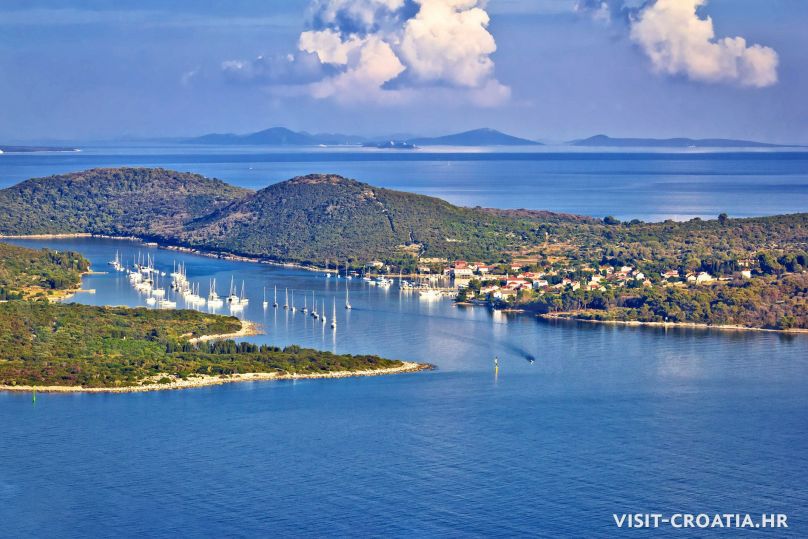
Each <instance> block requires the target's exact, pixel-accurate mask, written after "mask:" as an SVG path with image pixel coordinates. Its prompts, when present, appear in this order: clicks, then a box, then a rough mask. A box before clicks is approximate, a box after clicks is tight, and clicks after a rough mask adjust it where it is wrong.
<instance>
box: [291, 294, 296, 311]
mask: <svg viewBox="0 0 808 539" xmlns="http://www.w3.org/2000/svg"><path fill="white" fill-rule="evenodd" d="M292 312H293V313H294V312H297V307H295V291H294V290H292Z"/></svg>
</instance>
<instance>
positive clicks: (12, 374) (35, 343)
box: [0, 301, 401, 387]
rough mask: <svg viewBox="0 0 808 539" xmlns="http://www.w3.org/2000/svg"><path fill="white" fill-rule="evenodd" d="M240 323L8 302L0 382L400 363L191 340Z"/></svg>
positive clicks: (110, 380) (114, 380)
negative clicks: (193, 341) (196, 342)
mask: <svg viewBox="0 0 808 539" xmlns="http://www.w3.org/2000/svg"><path fill="white" fill-rule="evenodd" d="M240 328H241V322H240V321H239V320H238V319H237V318H234V317H229V316H220V315H211V314H205V313H201V312H198V311H174V310H172V311H162V310H149V309H129V308H125V307H92V306H87V305H77V304H70V305H65V304H58V303H56V304H53V303H48V302H44V301H38V302H28V301H10V302H7V303H2V304H0V350H2V357H0V385H40V386H46V385H59V386H83V387H121V386H133V385H138V384H141V383H143V381H144V380H146V379H150V380H154V379H155V377H157V378H156V379H157V380H162V381H163V382H168V381H169V379H168V378H167V376H178V377H179V378H187V377H189V376H193V375H195V374H205V375H217V374H218V375H227V374H236V373H267V372H268V373H272V372H277V373H279V374H285V373H298V374H310V373H324V372H333V371H346V370H354V371H362V370H375V369H380V368H389V367H396V366H400V365H401V362H399V361H391V360H385V359H382V358H379V357H376V356H351V355H336V354H332V353H330V352H320V351H317V350H309V349H302V348H300V347H297V346H288V347H286V348H284V349H280V348H276V347H270V346H257V345H253V344H249V343H236V342H234V341H221V342H205V343H200V344H198V345H195V344H191V343H190V342H189V339H190V338H191V337H194V336H199V335H203V334H228V333H232V332H234V331H237V330H238V329H240ZM163 376H165V378H162V377H163Z"/></svg>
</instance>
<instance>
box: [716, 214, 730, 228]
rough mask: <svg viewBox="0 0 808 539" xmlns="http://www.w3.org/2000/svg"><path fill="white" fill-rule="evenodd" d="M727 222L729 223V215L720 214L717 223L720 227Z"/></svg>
mask: <svg viewBox="0 0 808 539" xmlns="http://www.w3.org/2000/svg"><path fill="white" fill-rule="evenodd" d="M727 221H729V215H727V214H726V213H722V214H720V215H719V216H718V222H719V223H721V224H722V225H725V224H727Z"/></svg>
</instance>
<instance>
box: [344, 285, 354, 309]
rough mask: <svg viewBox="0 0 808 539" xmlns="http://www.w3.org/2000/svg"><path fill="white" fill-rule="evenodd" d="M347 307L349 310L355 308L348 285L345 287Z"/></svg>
mask: <svg viewBox="0 0 808 539" xmlns="http://www.w3.org/2000/svg"><path fill="white" fill-rule="evenodd" d="M345 308H346V309H348V310H349V311H350V310H351V309H353V306H352V305H351V299H350V298H349V297H348V287H347V286H346V287H345Z"/></svg>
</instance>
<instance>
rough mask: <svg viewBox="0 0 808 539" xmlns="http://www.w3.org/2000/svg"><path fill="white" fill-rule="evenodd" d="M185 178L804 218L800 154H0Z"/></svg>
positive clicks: (23, 163)
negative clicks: (308, 180)
mask: <svg viewBox="0 0 808 539" xmlns="http://www.w3.org/2000/svg"><path fill="white" fill-rule="evenodd" d="M114 166H149V167H165V168H169V169H175V170H181V171H191V172H196V173H199V174H204V175H206V176H210V177H215V178H219V179H222V180H225V181H227V182H229V183H232V184H235V185H240V186H243V187H248V188H251V189H261V188H263V187H266V186H267V185H270V184H273V183H277V182H280V181H284V180H287V179H289V178H292V177H294V176H298V175H302V174H309V173H313V172H324V173H325V172H327V173H336V174H341V175H344V176H347V177H350V178H355V179H357V180H360V181H363V182H367V183H370V184H372V185H376V186H380V187H389V188H392V189H399V190H404V191H413V192H417V193H421V194H426V195H432V196H436V197H440V198H443V199H445V200H448V201H449V202H452V203H454V204H459V205H463V206H486V207H496V208H529V209H539V210H552V211H557V212H566V213H576V214H583V215H591V216H595V217H604V216H606V215H614V216H616V217H619V218H621V219H642V220H644V221H662V220H665V219H676V220H685V219H691V218H693V217H701V218H715V217H716V216H717V215H718V214H719V213H722V212H726V213H728V214H729V215H730V216H731V217H747V216H759V215H773V214H780V213H797V212H804V211H806V210H808V152H804V151H762V150H758V151H735V152H727V151H724V152H720V151H705V150H679V151H676V150H671V151H667V152H664V151H647V150H646V151H592V150H589V151H581V150H579V151H574V152H570V151H569V150H568V149H565V150H564V151H561V150H559V149H556V148H553V147H547V148H542V149H540V150H539V151H515V150H512V149H511V150H508V149H502V150H499V151H471V150H469V149H467V148H442V149H430V150H417V151H390V150H358V149H356V148H342V149H339V148H336V149H335V148H323V149H308V150H300V149H292V150H281V149H274V150H267V149H265V148H243V147H232V146H231V147H215V146H214V147H188V146H158V147H153V146H124V147H89V148H83V149H82V151H81V152H78V153H33V154H4V155H0V187H7V186H9V185H13V184H15V183H18V182H20V181H23V180H26V179H28V178H33V177H42V176H48V175H50V174H55V173H63V172H72V171H77V170H85V169H88V168H94V167H114Z"/></svg>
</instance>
